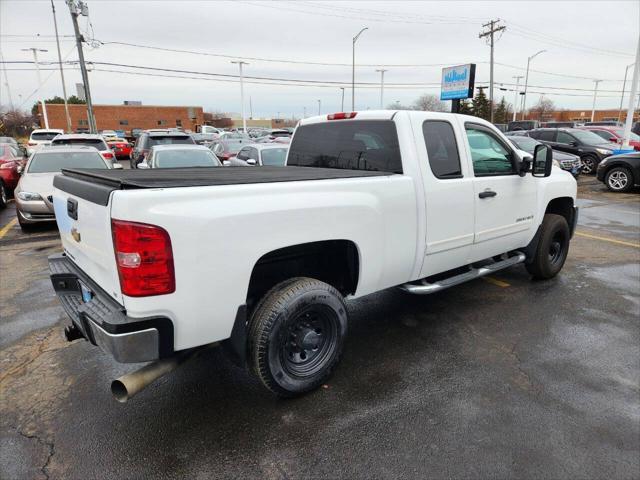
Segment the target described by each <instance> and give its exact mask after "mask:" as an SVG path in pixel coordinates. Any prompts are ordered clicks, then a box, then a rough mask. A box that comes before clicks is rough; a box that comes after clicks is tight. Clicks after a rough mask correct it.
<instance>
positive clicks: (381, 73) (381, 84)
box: [376, 68, 387, 110]
mask: <svg viewBox="0 0 640 480" xmlns="http://www.w3.org/2000/svg"><path fill="white" fill-rule="evenodd" d="M386 71H387V70H385V69H384V68H381V69H379V70H376V72H380V110H382V109H384V72H386Z"/></svg>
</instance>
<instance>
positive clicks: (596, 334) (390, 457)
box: [0, 178, 640, 479]
mask: <svg viewBox="0 0 640 480" xmlns="http://www.w3.org/2000/svg"><path fill="white" fill-rule="evenodd" d="M579 204H580V206H581V212H580V222H579V226H578V230H577V233H576V236H575V237H574V239H573V241H572V245H571V250H570V253H569V258H568V261H567V264H566V265H565V268H564V270H563V271H562V273H561V274H560V275H559V277H557V278H556V279H554V280H552V281H547V282H532V281H531V280H530V279H529V276H528V274H527V273H526V271H525V269H524V267H522V266H517V267H514V268H512V269H510V270H506V271H503V272H500V273H499V274H498V275H496V276H495V277H489V278H485V279H482V280H476V281H474V282H471V283H468V284H464V285H461V286H458V287H456V288H453V289H449V290H446V291H444V292H441V293H437V294H434V295H432V296H428V297H412V296H408V295H407V294H403V293H401V292H399V291H396V290H387V291H384V292H382V293H379V294H376V295H372V296H369V297H366V298H363V299H360V300H358V301H352V302H350V303H349V308H350V315H351V316H350V319H351V325H350V336H349V339H348V342H347V346H346V351H345V355H344V358H343V361H342V363H341V365H340V366H339V368H338V369H337V371H336V372H335V375H334V376H333V377H332V379H331V381H330V383H329V384H327V385H325V386H324V388H322V389H320V390H318V391H317V392H314V393H312V394H310V395H307V396H305V397H303V398H300V399H295V400H286V401H285V400H277V399H275V398H274V397H273V396H272V395H270V394H269V393H267V392H266V391H265V390H264V389H263V388H262V387H261V386H260V385H259V383H258V381H257V380H255V379H254V378H253V377H251V376H250V375H249V374H248V373H246V372H245V371H243V370H242V369H240V368H238V367H236V366H234V365H233V364H231V363H230V362H229V361H228V360H227V359H226V358H225V357H224V356H223V355H222V353H221V352H220V351H217V350H211V351H209V352H206V353H204V354H202V355H200V356H198V357H196V358H194V359H192V360H191V361H190V362H189V363H188V364H187V365H185V366H184V367H183V368H181V369H179V370H176V371H175V372H173V373H172V374H170V375H168V376H166V377H164V378H162V379H160V380H159V381H158V382H156V383H155V384H153V385H151V386H150V387H149V388H148V389H146V390H145V391H143V392H142V393H140V394H139V395H138V396H137V397H136V398H134V399H133V400H131V401H130V402H129V403H127V404H119V403H117V402H116V401H115V400H114V399H113V398H112V397H111V395H110V393H109V384H110V381H111V380H112V379H113V378H115V377H117V376H119V375H121V374H122V373H124V372H127V371H131V370H133V369H134V368H135V367H134V366H132V365H119V364H116V363H114V362H113V361H112V360H111V359H110V358H109V357H108V356H107V355H106V354H103V353H101V351H99V350H98V349H96V348H94V347H92V346H91V345H89V344H88V343H87V342H82V341H80V342H75V343H66V342H65V341H64V340H63V338H62V326H63V325H64V324H65V323H66V322H67V320H66V318H65V314H64V313H63V310H62V308H61V307H60V306H59V304H58V302H57V300H56V298H55V295H54V293H53V290H52V288H51V286H50V283H49V278H48V267H47V261H46V258H47V256H48V255H50V254H52V253H55V252H58V251H59V250H60V243H59V239H58V236H57V233H56V230H55V227H53V228H42V229H40V230H39V231H37V232H35V233H32V234H22V233H21V232H20V229H19V227H18V226H17V225H16V224H15V222H14V221H13V218H14V210H13V206H12V204H10V206H9V208H8V209H6V210H4V211H2V212H0V267H1V272H2V273H1V278H0V283H1V285H0V317H1V329H2V335H1V336H0V362H1V363H0V365H1V368H0V371H1V373H0V402H1V412H2V413H1V415H0V442H1V455H0V478H3V479H22V478H74V479H76V478H77V479H80V478H185V477H187V478H212V477H224V478H229V477H242V478H296V477H303V478H310V477H323V478H398V477H402V478H407V477H410V478H425V477H430V478H474V479H477V478H488V477H492V478H571V479H573V478H638V477H640V457H639V456H638V451H640V324H639V320H640V195H638V193H637V192H635V193H630V194H612V193H609V192H607V191H606V189H605V187H604V186H603V185H602V184H601V183H599V182H597V181H596V180H595V179H593V178H582V179H581V180H580V189H579Z"/></svg>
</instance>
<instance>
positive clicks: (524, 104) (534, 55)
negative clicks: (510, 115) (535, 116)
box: [522, 50, 546, 120]
mask: <svg viewBox="0 0 640 480" xmlns="http://www.w3.org/2000/svg"><path fill="white" fill-rule="evenodd" d="M544 52H546V50H540V51H539V52H537V53H534V54H533V55H531V56H530V57H528V58H527V73H526V74H525V77H524V95H523V96H522V120H524V114H525V108H526V106H527V87H528V85H529V64H530V63H531V60H533V59H534V58H536V57H537V56H538V55H540V54H541V53H544Z"/></svg>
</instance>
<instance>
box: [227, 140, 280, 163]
mask: <svg viewBox="0 0 640 480" xmlns="http://www.w3.org/2000/svg"><path fill="white" fill-rule="evenodd" d="M288 151H289V147H288V146H285V145H278V144H277V143H276V144H274V143H256V144H253V145H247V146H246V147H242V148H241V149H240V151H239V152H238V154H237V155H236V156H235V157H232V158H230V159H229V160H227V162H226V163H228V164H229V165H233V166H241V167H246V166H254V165H259V166H261V167H262V166H265V165H267V166H278V167H284V165H285V163H286V161H287V152H288Z"/></svg>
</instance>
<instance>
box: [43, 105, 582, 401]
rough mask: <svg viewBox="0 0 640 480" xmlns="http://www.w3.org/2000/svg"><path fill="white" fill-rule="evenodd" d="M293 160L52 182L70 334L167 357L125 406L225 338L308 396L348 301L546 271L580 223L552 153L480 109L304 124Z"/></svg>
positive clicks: (53, 261)
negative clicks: (522, 147)
mask: <svg viewBox="0 0 640 480" xmlns="http://www.w3.org/2000/svg"><path fill="white" fill-rule="evenodd" d="M287 165H288V166H285V167H268V166H264V167H261V168H209V169H182V170H181V171H180V172H179V175H172V174H173V173H174V172H169V171H164V172H163V171H161V170H159V171H157V172H155V173H156V175H146V176H137V175H134V174H135V173H136V172H131V171H127V170H125V171H122V172H105V173H99V174H91V175H90V174H86V173H83V172H82V171H74V172H68V173H63V175H61V176H58V177H56V179H55V187H56V189H55V193H54V206H55V211H56V217H57V221H58V226H59V229H60V237H61V240H62V246H63V248H64V251H65V252H66V254H65V255H62V254H61V255H56V256H53V257H49V262H50V265H51V268H50V269H51V280H52V284H53V286H54V289H55V291H56V293H57V295H58V296H59V297H60V298H61V300H62V302H61V303H62V306H63V307H64V308H65V310H66V312H67V313H68V315H69V316H70V318H71V321H72V322H73V323H72V326H69V327H67V337H68V339H69V340H73V339H78V338H83V337H84V338H88V339H91V341H92V343H95V344H97V345H98V346H100V347H101V348H102V349H104V350H105V351H107V352H109V353H110V354H111V355H112V356H113V357H114V358H115V359H116V360H117V361H120V362H150V361H155V360H158V362H157V363H152V364H150V365H146V366H145V367H144V370H142V371H138V372H132V373H129V374H127V375H125V376H123V377H121V378H120V379H118V380H116V381H114V382H113V383H112V392H113V393H114V395H115V396H116V398H117V399H119V400H120V401H126V400H127V398H129V396H130V395H132V394H135V393H136V392H137V391H140V390H141V389H142V388H144V386H146V385H148V384H149V383H150V382H151V381H153V380H155V379H157V378H158V377H160V376H161V375H162V374H163V373H166V372H168V371H170V370H171V369H172V368H173V367H175V366H177V365H178V364H179V363H183V362H182V361H183V360H185V359H186V358H187V357H188V356H189V355H192V354H193V353H195V352H198V351H199V349H200V348H209V347H210V346H212V344H214V343H216V342H221V343H223V344H225V345H227V346H228V347H229V351H230V352H232V354H234V355H236V356H237V358H238V362H239V363H241V364H245V365H247V367H250V368H249V371H251V372H254V373H255V374H256V376H257V377H258V378H259V380H260V381H261V383H262V384H263V385H264V386H265V387H266V388H267V389H269V390H271V391H272V392H273V393H275V394H276V395H279V396H283V397H292V396H296V395H301V394H304V393H305V392H309V391H311V390H314V389H316V388H318V387H320V386H321V385H323V384H325V383H326V382H327V379H328V378H329V376H330V375H331V372H332V371H333V370H334V369H335V368H336V367H337V365H338V362H339V359H340V356H341V352H342V350H343V347H344V345H345V337H346V333H347V330H348V315H349V310H348V309H347V308H346V305H345V301H344V299H345V298H358V297H363V296H364V295H368V294H371V293H374V292H377V291H380V290H383V289H387V288H390V287H399V288H401V289H402V290H404V291H405V292H407V293H410V294H416V295H425V294H430V293H433V292H437V291H441V290H442V289H444V288H447V287H450V286H453V285H456V284H459V283H462V282H464V281H467V280H471V279H475V278H479V277H482V276H484V275H488V274H490V273H494V272H496V271H499V270H502V269H504V268H507V267H510V266H513V265H516V264H523V265H524V266H525V267H526V268H527V270H528V271H529V272H530V273H531V275H532V276H533V277H535V278H539V279H549V278H552V277H554V276H556V275H557V274H558V273H559V272H560V270H561V269H562V266H563V265H564V262H565V260H566V258H567V253H568V250H569V243H570V239H571V236H572V233H573V231H574V228H575V225H576V220H577V209H576V207H575V200H576V189H577V186H576V182H575V180H574V179H573V178H570V176H569V175H566V174H565V173H564V172H561V171H560V170H559V169H557V168H555V169H552V158H551V149H550V148H549V147H548V146H547V145H538V146H537V147H536V150H535V152H534V155H533V156H529V155H525V156H523V155H522V154H521V153H520V152H519V151H518V150H516V149H514V147H513V146H512V145H511V144H510V143H509V141H508V140H507V139H506V137H505V136H504V135H502V133H501V132H500V131H498V130H497V129H496V128H495V127H493V126H492V125H491V124H490V123H489V122H486V121H484V120H482V119H480V118H475V117H470V116H464V115H455V114H448V113H435V112H419V111H399V112H395V111H393V112H391V111H368V112H367V111H365V112H350V113H344V112H341V113H336V114H331V115H327V116H322V117H320V116H316V117H312V118H307V119H303V120H301V121H300V123H299V126H298V128H297V129H296V133H295V134H294V137H293V141H292V143H291V147H290V150H289V154H288V157H287ZM291 165H293V166H291ZM76 213H77V215H76ZM70 215H72V216H73V215H75V218H73V219H71V218H70ZM85 234H86V238H85ZM74 235H83V236H82V241H81V242H78V241H76V240H75V239H74ZM220 239H228V240H227V241H222V242H221V241H220ZM94 252H100V253H101V254H100V255H97V254H95V253H94ZM436 275H438V276H436ZM477 285H478V284H477ZM532 295H533V291H532ZM532 295H529V296H527V295H523V296H519V297H518V298H512V299H510V301H511V302H513V303H514V304H513V306H512V308H514V309H515V308H526V302H530V301H532V298H533V297H532ZM533 296H535V295H533ZM83 299H84V300H83ZM533 301H535V299H533ZM519 302H524V303H521V304H520V303H519ZM94 306H95V308H94ZM354 341H355V342H357V341H358V339H355V340H354ZM448 341H450V339H449V340H448ZM205 346H206V347H205ZM176 355H177V356H176ZM183 364H184V363H183ZM202 381H206V378H204V377H203V379H202ZM132 387H133V388H132Z"/></svg>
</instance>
